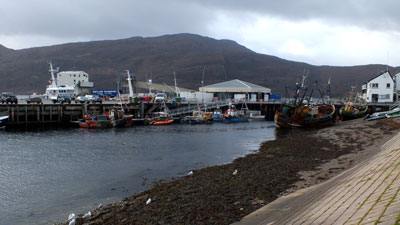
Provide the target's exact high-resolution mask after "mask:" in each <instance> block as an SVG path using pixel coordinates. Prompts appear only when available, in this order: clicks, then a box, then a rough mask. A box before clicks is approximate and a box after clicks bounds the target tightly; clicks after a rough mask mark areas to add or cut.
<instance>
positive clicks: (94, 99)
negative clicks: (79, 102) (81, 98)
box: [85, 95, 103, 103]
mask: <svg viewBox="0 0 400 225" xmlns="http://www.w3.org/2000/svg"><path fill="white" fill-rule="evenodd" d="M85 97H86V98H87V99H88V101H89V102H92V103H97V102H99V103H102V102H103V99H102V98H100V96H98V95H85Z"/></svg>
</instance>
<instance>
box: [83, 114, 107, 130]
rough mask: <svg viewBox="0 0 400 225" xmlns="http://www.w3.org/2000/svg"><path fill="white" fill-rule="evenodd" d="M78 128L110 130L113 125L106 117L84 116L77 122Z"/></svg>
mask: <svg viewBox="0 0 400 225" xmlns="http://www.w3.org/2000/svg"><path fill="white" fill-rule="evenodd" d="M79 126H80V127H83V128H111V127H113V124H112V122H111V119H110V117H109V116H108V115H98V116H94V115H93V116H92V115H85V116H84V118H83V119H82V120H81V121H79Z"/></svg>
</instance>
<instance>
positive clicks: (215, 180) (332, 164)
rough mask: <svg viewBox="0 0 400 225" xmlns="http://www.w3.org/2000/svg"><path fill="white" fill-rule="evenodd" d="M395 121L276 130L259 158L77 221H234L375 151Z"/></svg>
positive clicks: (207, 171)
mask: <svg viewBox="0 0 400 225" xmlns="http://www.w3.org/2000/svg"><path fill="white" fill-rule="evenodd" d="M388 121H391V122H388ZM399 121H400V120H396V119H394V120H393V119H390V120H388V119H387V120H378V121H364V120H361V119H357V120H352V121H345V122H341V123H340V124H338V125H335V126H331V127H327V128H323V129H320V130H298V129H293V130H281V129H279V128H277V132H278V133H279V132H283V136H284V137H280V138H277V139H276V140H273V141H267V142H264V143H263V144H262V145H261V146H260V149H259V151H258V152H256V153H252V154H248V155H246V156H244V157H241V158H237V159H235V160H234V161H233V162H232V163H229V164H225V165H219V166H212V167H208V168H204V169H200V170H195V171H193V175H190V176H189V175H188V176H185V177H181V178H177V179H175V180H172V181H169V182H166V183H159V184H156V185H155V186H154V187H153V188H151V189H149V190H147V191H143V192H140V193H137V194H134V195H132V196H130V197H128V198H125V199H123V200H121V201H120V202H117V203H113V204H110V205H107V206H103V207H101V208H99V209H96V210H94V211H92V216H91V217H90V218H86V219H82V218H80V217H79V216H78V219H77V220H76V222H77V223H76V224H84V223H85V224H182V223H185V224H231V223H234V222H238V221H240V220H241V219H242V218H243V217H244V216H246V215H248V214H250V213H251V212H253V211H255V210H257V209H259V208H261V207H263V206H265V205H267V204H268V203H270V202H272V201H274V200H275V199H277V198H278V197H280V196H282V195H286V194H288V193H291V192H293V191H295V190H299V189H301V188H305V187H310V186H313V185H315V184H318V183H321V182H323V181H325V180H327V179H329V178H331V177H334V176H335V175H337V174H339V173H340V172H342V171H344V170H346V169H348V168H351V167H352V166H354V165H356V164H357V163H358V162H360V161H362V160H364V159H365V158H368V157H370V156H371V155H374V154H376V153H377V150H375V151H374V150H373V149H378V148H376V146H379V145H382V144H383V143H385V142H386V141H387V140H388V139H390V138H391V137H392V136H394V135H395V133H396V132H394V131H395V130H396V129H398V127H399V126H398V122H399ZM385 140H386V141H385ZM373 146H375V148H373ZM235 170H236V171H237V174H236V175H233V172H234V171H235ZM149 198H151V203H150V204H148V205H146V201H147V200H148V199H149ZM66 217H67V216H66ZM64 224H68V223H67V222H65V223H64Z"/></svg>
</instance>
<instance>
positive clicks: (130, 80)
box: [126, 70, 133, 97]
mask: <svg viewBox="0 0 400 225" xmlns="http://www.w3.org/2000/svg"><path fill="white" fill-rule="evenodd" d="M126 73H127V74H128V78H127V79H126V80H127V81H128V88H129V97H133V87H132V78H131V74H130V73H129V70H126Z"/></svg>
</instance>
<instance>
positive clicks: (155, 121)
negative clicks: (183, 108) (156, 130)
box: [144, 102, 174, 125]
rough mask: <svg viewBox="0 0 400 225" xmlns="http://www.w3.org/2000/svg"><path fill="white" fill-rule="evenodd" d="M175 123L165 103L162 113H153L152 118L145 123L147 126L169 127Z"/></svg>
mask: <svg viewBox="0 0 400 225" xmlns="http://www.w3.org/2000/svg"><path fill="white" fill-rule="evenodd" d="M173 122H174V120H173V119H172V118H171V116H170V114H169V110H168V107H167V105H166V104H165V102H163V105H162V107H161V111H160V112H154V113H152V115H151V117H146V118H145V121H144V123H145V124H146V125H169V124H172V123H173Z"/></svg>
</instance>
